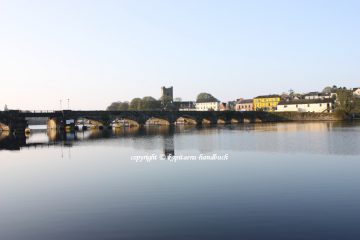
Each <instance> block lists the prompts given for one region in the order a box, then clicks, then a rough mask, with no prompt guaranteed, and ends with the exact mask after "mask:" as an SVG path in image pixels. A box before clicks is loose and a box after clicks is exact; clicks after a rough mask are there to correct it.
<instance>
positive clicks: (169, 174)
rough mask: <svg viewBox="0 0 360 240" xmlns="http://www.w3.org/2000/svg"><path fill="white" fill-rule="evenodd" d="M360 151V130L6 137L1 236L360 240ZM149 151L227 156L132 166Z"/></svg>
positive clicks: (229, 129)
mask: <svg viewBox="0 0 360 240" xmlns="http://www.w3.org/2000/svg"><path fill="white" fill-rule="evenodd" d="M359 143H360V125H359V124H358V123H281V124H248V125H238V126H219V127H211V128H210V127H209V128H205V127H204V128H196V127H176V128H166V127H165V128H164V127H148V128H145V129H140V130H136V129H135V130H130V131H117V132H112V131H102V132H101V131H86V132H77V133H76V134H56V132H47V131H46V130H41V128H39V127H38V128H37V129H34V130H33V131H32V133H31V135H30V136H29V137H28V138H23V139H19V138H14V137H10V136H6V134H4V133H3V134H1V135H0V149H2V150H0V239H1V240H10V239H11V240H12V239H14V240H22V239H27V240H29V239H30V240H32V239H34V240H35V239H36V240H38V239H55V240H57V239H327V240H328V239H360V227H359V220H360V188H359V183H360V158H359V156H360V147H359ZM10 149H11V150H10ZM151 154H154V155H156V156H162V155H164V154H165V155H167V156H169V155H175V156H185V155H196V156H198V155H199V154H204V155H212V154H217V155H224V154H228V156H229V159H228V160H227V161H199V160H197V161H176V162H174V161H172V160H171V159H167V160H157V161H150V162H146V161H143V162H136V161H133V160H132V159H131V157H132V156H134V155H151Z"/></svg>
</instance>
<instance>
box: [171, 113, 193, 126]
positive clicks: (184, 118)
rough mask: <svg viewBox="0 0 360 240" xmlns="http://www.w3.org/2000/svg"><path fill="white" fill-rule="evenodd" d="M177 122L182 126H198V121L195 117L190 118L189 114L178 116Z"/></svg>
mask: <svg viewBox="0 0 360 240" xmlns="http://www.w3.org/2000/svg"><path fill="white" fill-rule="evenodd" d="M175 122H176V123H177V124H180V125H196V124H197V119H196V117H194V116H190V115H187V114H180V115H178V116H177V118H176V121H175Z"/></svg>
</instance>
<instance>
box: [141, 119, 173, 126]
mask: <svg viewBox="0 0 360 240" xmlns="http://www.w3.org/2000/svg"><path fill="white" fill-rule="evenodd" d="M145 125H147V126H169V125H170V121H169V120H168V119H166V118H159V117H150V118H148V119H147V120H146V121H145Z"/></svg>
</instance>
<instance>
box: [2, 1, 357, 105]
mask: <svg viewBox="0 0 360 240" xmlns="http://www.w3.org/2000/svg"><path fill="white" fill-rule="evenodd" d="M359 9H360V1H357V0H354V1H350V0H344V1H341V0H338V1H331V0H323V1H320V0H309V1H306V0H303V1H291V0H284V1H277V0H269V1H259V0H252V1H241V0H238V1H230V0H224V1H218V0H216V1H212V0H204V1H202V0H177V1H175V0H163V1H160V0H144V1H140V0H118V1H107V0H102V1H100V0H99V1H91V0H84V1H80V0H70V1H68V0H61V1H48V0H46V1H45V0H44V1H40V0H31V1H20V0H0V109H3V106H4V105H5V104H7V105H8V107H9V108H11V109H24V110H25V109H26V110H58V109H59V108H60V100H62V105H63V106H62V107H63V108H67V99H70V100H69V103H70V104H69V105H70V108H71V109H74V110H79V109H83V110H90V109H94V110H95V109H96V110H102V109H105V108H106V107H107V106H108V105H110V103H111V102H114V101H126V100H131V99H132V98H134V97H143V96H153V97H155V98H159V97H160V88H161V86H167V87H168V86H173V87H174V97H181V98H182V99H183V100H195V99H196V96H197V94H198V93H200V92H209V93H211V94H212V95H214V96H215V97H217V98H218V99H219V100H221V101H230V100H234V99H237V98H241V97H242V98H252V97H255V96H257V95H262V94H271V93H282V92H288V91H289V90H290V89H293V90H295V92H300V93H301V92H309V91H316V90H319V91H321V90H322V89H323V88H324V87H325V86H332V85H337V86H346V87H360V31H359V29H360V14H359Z"/></svg>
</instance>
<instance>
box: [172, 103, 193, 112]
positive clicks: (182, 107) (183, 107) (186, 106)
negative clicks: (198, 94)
mask: <svg viewBox="0 0 360 240" xmlns="http://www.w3.org/2000/svg"><path fill="white" fill-rule="evenodd" d="M174 106H175V108H176V109H177V110H179V111H196V107H195V102H193V101H181V102H174Z"/></svg>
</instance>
